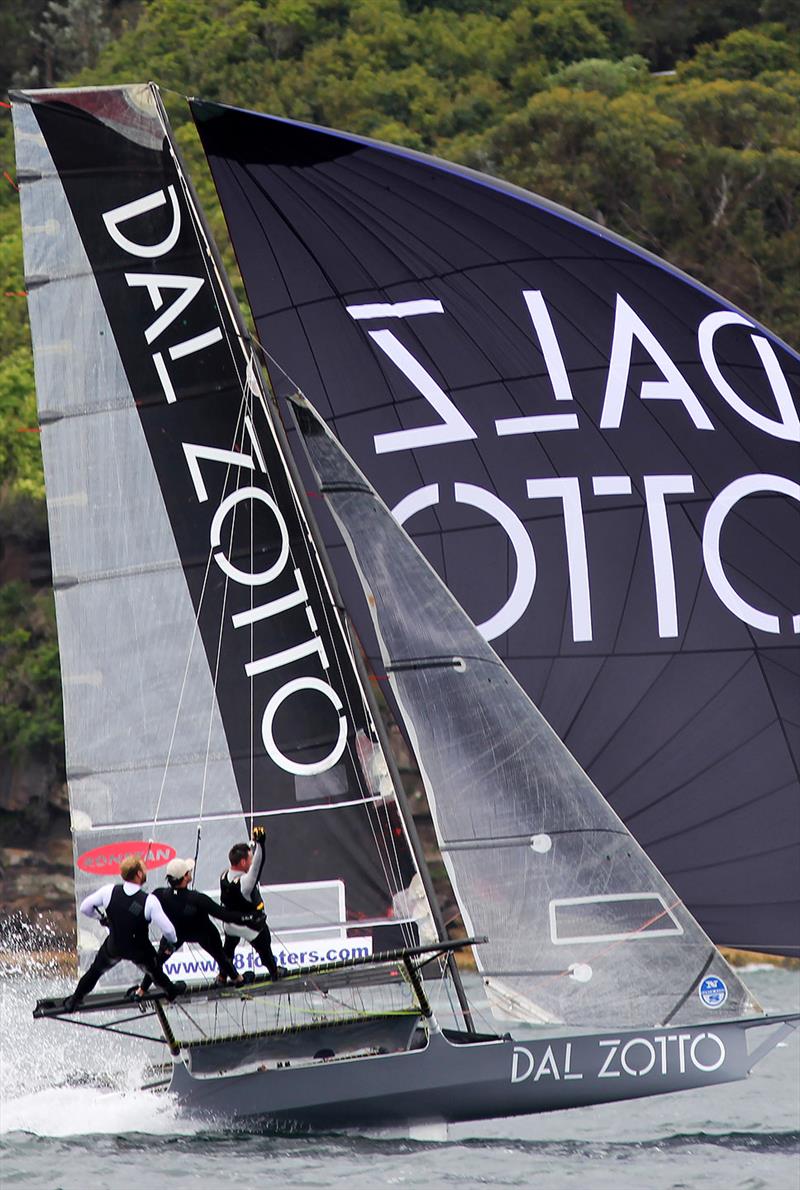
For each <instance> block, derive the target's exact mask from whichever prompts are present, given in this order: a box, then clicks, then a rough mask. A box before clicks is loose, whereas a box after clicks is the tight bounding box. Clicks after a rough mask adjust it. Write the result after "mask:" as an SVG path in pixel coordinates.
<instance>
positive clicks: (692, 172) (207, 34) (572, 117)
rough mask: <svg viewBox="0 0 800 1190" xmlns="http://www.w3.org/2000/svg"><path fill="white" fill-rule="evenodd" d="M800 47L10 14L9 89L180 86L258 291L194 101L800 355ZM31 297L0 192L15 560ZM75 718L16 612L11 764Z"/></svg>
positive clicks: (557, 0) (343, 6)
mask: <svg viewBox="0 0 800 1190" xmlns="http://www.w3.org/2000/svg"><path fill="white" fill-rule="evenodd" d="M798 28H800V5H799V4H798V2H797V0H491V2H490V3H487V2H486V0H149V2H146V3H144V4H143V5H142V6H141V7H140V5H139V3H138V0H106V3H101V0H24V2H23V0H5V2H4V3H3V5H2V6H0V82H2V83H4V84H5V85H9V84H10V83H11V82H12V81H16V82H17V83H19V82H22V81H24V80H34V79H44V78H45V77H49V76H48V75H47V71H50V74H51V75H52V77H54V78H55V79H56V80H57V81H63V80H64V79H65V77H66V72H68V71H69V72H72V71H77V70H80V71H82V73H81V74H80V75H79V76H78V78H77V79H76V80H73V81H79V82H83V83H92V82H94V83H103V84H109V83H115V82H117V83H120V82H130V81H133V80H136V79H148V78H155V79H157V80H158V81H159V82H160V84H161V85H162V87H163V88H165V90H164V98H165V101H166V103H167V107H168V109H169V110H170V115H171V116H172V117H173V124H174V127H175V130H176V138H177V141H178V144H179V146H180V148H181V151H182V153H183V154H184V156H185V158H186V160H187V163H188V166H189V170H190V173H191V175H192V178H193V180H194V182H195V185H196V187H197V190H198V192H199V195H200V198H201V201H202V203H203V205H204V207H205V210H206V212H207V214H208V216H209V219H210V222H211V225H212V230H213V231H214V233H215V235H216V237H217V240H218V242H219V243H220V245H221V246H222V250H223V258H224V261H225V264H226V266H227V268H228V269H229V271H230V272H231V274H232V275H233V276H234V277H236V276H237V274H236V273H235V268H234V263H233V258H232V253H231V250H230V248H229V247H226V245H227V237H226V235H225V229H224V223H223V219H222V216H221V213H220V212H219V209H218V207H217V206H216V204H215V202H214V191H213V184H212V182H211V179H210V175H209V173H208V170H207V167H206V165H205V161H204V159H203V157H202V153H201V151H200V148H199V144H198V141H197V138H196V135H195V132H194V129H193V127H192V125H191V123H190V122H189V121H188V120H187V116H186V110H185V105H183V104H182V101H180V100H179V97H178V96H177V95H174V94H172V93H171V92H170V89H172V92H180V93H183V94H186V93H189V94H199V95H204V96H206V97H208V98H210V99H219V100H222V101H225V102H230V103H234V104H240V105H242V106H247V107H252V108H255V109H262V110H265V111H271V112H274V113H276V114H278V115H286V116H290V117H293V118H296V119H302V120H311V121H314V122H317V123H320V124H324V125H328V126H331V127H340V128H346V129H348V130H350V131H353V132H356V133H361V134H364V135H370V136H375V137H378V138H380V139H384V140H387V141H393V142H396V143H400V144H403V145H407V146H410V147H412V148H418V149H422V150H425V151H429V152H434V153H437V154H438V155H440V156H443V157H446V158H450V159H453V160H457V161H462V162H464V163H465V164H468V165H473V166H475V167H477V168H479V169H484V170H487V171H488V172H491V173H495V174H498V175H500V176H502V177H504V178H507V179H508V180H510V181H512V182H515V183H517V184H519V185H522V186H525V187H528V188H529V189H532V190H534V191H537V192H539V193H541V194H543V195H545V196H546V197H548V198H550V199H553V200H555V201H557V202H561V203H563V204H565V205H566V206H568V207H570V208H572V209H575V210H577V211H580V212H581V213H583V214H585V215H588V216H589V217H590V218H593V219H595V220H597V221H599V222H600V223H602V224H604V225H606V226H608V227H610V228H613V229H614V230H616V231H619V232H621V233H622V234H623V235H626V236H628V237H629V238H631V239H633V240H634V241H636V242H637V243H639V244H642V245H643V246H645V247H647V248H650V249H652V250H653V251H655V252H657V253H658V254H659V255H661V256H664V257H666V258H667V259H669V260H671V261H673V262H674V263H675V264H677V265H679V266H680V267H682V268H684V269H686V270H687V271H688V272H690V273H691V274H693V275H695V276H697V277H698V278H699V279H700V280H702V281H705V282H706V283H707V284H709V285H710V286H712V287H713V288H714V289H716V290H718V291H719V292H721V293H723V294H725V296H726V297H728V298H730V299H732V300H733V301H734V302H736V303H738V304H739V305H741V306H742V307H743V308H744V309H745V310H747V311H749V312H751V313H752V314H753V315H754V316H755V317H756V318H758V319H759V320H760V321H762V322H764V323H765V324H766V325H767V326H769V327H771V328H772V329H773V330H775V331H776V332H777V333H779V334H781V335H783V337H784V338H786V339H788V340H789V341H790V342H795V343H797V342H800V302H798V289H799V288H800V281H798V278H800V226H799V225H798V210H800V129H799V128H798V120H797V112H798V110H800V46H799V45H798V38H797V30H798ZM109 34H110V35H111V36H110V37H109ZM48 38H49V41H48ZM103 43H106V44H105V48H102V46H103ZM98 53H99V58H98V60H97V61H96V62H95V58H96V56H97V55H98ZM672 67H677V70H676V73H675V74H674V75H671V76H670V77H665V78H662V77H654V75H653V74H652V73H651V71H653V70H656V71H659V70H662V71H663V70H669V69H671V68H672ZM13 160H14V157H13V145H12V139H11V132H10V121H9V120H7V118H6V117H4V116H3V115H0V162H2V166H0V168H2V169H6V170H7V171H8V172H9V173H10V174H12V175H13V173H14V166H13ZM23 289H24V278H23V265H22V253H21V246H20V235H19V219H18V199H17V195H16V193H15V191H14V189H13V187H12V186H11V185H9V184H8V183H7V182H5V181H3V180H2V179H0V359H2V369H0V545H1V544H2V541H3V540H8V538H10V537H15V538H16V539H17V540H20V539H27V538H30V537H34V536H36V535H37V534H40V533H41V531H42V529H41V525H42V518H43V513H42V478H41V460H40V453H39V436H38V434H36V433H30V432H28V430H30V429H31V428H32V427H35V425H36V419H35V411H34V402H33V376H32V367H31V361H30V355H29V342H28V330H27V316H26V306H25V301H24V298H20V297H17V296H14V295H16V294H18V293H20V292H21V291H22V290H23ZM238 292H239V294H240V295H241V288H240V287H238ZM6 294H9V295H11V296H4V295H6ZM266 346H267V347H269V344H267V345H266ZM59 708H60V695H59V687H58V679H57V670H56V653H55V642H54V638H53V635H52V614H51V609H50V605H49V603H48V601H47V597H46V596H43V595H42V596H40V595H34V594H33V593H32V592H31V591H30V590H29V589H28V588H27V587H25V586H23V585H22V584H11V585H10V586H7V587H5V588H0V748H9V747H11V746H12V745H14V746H16V747H22V748H37V747H51V746H56V742H57V740H58V739H59V736H60V730H61V728H60V709H59Z"/></svg>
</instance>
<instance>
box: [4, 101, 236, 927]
mask: <svg viewBox="0 0 800 1190" xmlns="http://www.w3.org/2000/svg"><path fill="white" fill-rule="evenodd" d="M123 94H124V95H129V96H130V102H131V106H132V108H133V109H135V110H136V112H137V115H138V126H139V128H140V130H141V127H142V125H143V124H144V123H147V124H148V126H149V128H150V132H151V141H152V140H155V141H156V143H159V144H160V143H161V142H162V141H163V137H164V133H163V128H162V126H161V124H160V122H159V120H158V117H157V113H156V111H155V106H154V104H153V102H152V96H151V93H150V91H149V89H148V88H141V87H136V88H133V89H131V91H130V92H129V91H128V90H127V89H126V91H125V92H123ZM143 104H146V105H148V106H147V107H143V106H142V105H143ZM13 110H14V122H15V134H16V142H17V168H18V171H19V174H20V176H21V178H22V179H23V185H22V186H21V195H20V201H21V207H22V223H23V242H24V250H25V269H26V276H27V278H28V286H29V291H30V292H29V299H28V300H29V309H30V320H31V333H32V337H33V346H34V359H35V366H36V388H37V397H38V405H39V415H40V420H41V423H42V428H41V441H42V455H43V459H44V468H45V482H46V490H47V509H48V519H49V525H50V543H51V553H52V560H53V584H54V588H55V599H56V615H57V622H58V636H59V647H60V654H61V670H62V684H63V692H64V719H65V737H66V752H67V779H68V784H69V792H70V807H71V813H72V823H73V832H74V847H75V864H76V867H75V875H76V885H75V894H76V898H77V900H78V902H80V900H81V899H82V898H83V897H84V896H85V895H86V893H87V892H88V891H90V889H92V888H94V887H96V886H97V884H98V882H99V881H100V880H101V879H103V878H105V879H113V878H114V877H115V876H116V870H117V868H118V858H119V856H118V852H119V851H120V847H119V844H120V843H130V845H131V846H130V848H129V850H142V851H144V850H146V847H147V844H149V843H150V841H151V840H154V842H155V844H157V845H159V844H164V845H165V846H166V850H165V851H163V854H164V855H166V854H167V853H171V854H175V853H177V854H179V855H193V854H194V851H195V845H196V833H197V813H198V809H199V804H200V791H201V790H202V789H203V787H204V786H205V787H206V788H207V789H208V790H209V796H208V806H207V809H209V810H213V811H214V812H216V813H219V814H225V815H226V816H227V817H226V819H225V820H224V821H222V822H219V823H215V822H214V821H210V822H209V823H208V824H207V826H206V828H205V830H204V846H203V851H202V853H201V856H200V863H199V873H198V876H199V879H200V881H203V882H206V883H212V884H213V883H214V882H215V881H216V877H217V875H218V871H219V869H220V868H221V867H222V865H223V862H224V857H225V853H226V852H227V849H228V847H229V846H230V845H231V842H232V841H235V840H236V839H237V838H244V837H246V833H247V832H246V826H245V820H244V815H243V813H242V805H241V801H240V798H239V794H238V790H237V788H236V782H235V779H234V774H233V769H232V766H231V761H230V755H229V751H228V745H227V742H226V739H225V733H224V730H223V727H222V722H221V719H220V715H219V710H218V707H217V703H216V698H215V694H214V687H213V681H212V676H211V673H210V671H209V666H208V661H207V659H206V654H205V652H204V650H203V648H202V642H201V640H200V637H199V634H198V632H197V619H196V616H195V612H194V608H193V607H192V601H191V598H190V596H189V591H188V589H187V586H186V580H185V578H184V575H183V570H182V566H181V560H180V557H179V554H178V549H177V546H176V544H175V539H174V535H173V532H172V529H171V527H170V523H169V518H168V515H167V511H166V508H165V506H164V500H163V496H162V493H161V490H160V487H159V482H158V478H157V475H156V472H155V467H154V465H153V461H152V458H151V454H150V451H149V449H148V446H147V442H146V440H145V435H144V432H143V430H142V425H141V421H140V419H139V415H138V413H137V410H136V405H135V401H134V397H133V394H132V392H131V388H130V384H129V383H128V380H127V378H126V375H125V372H124V369H123V367H122V363H121V360H120V355H119V351H118V349H117V346H116V343H115V339H114V335H113V333H112V329H111V326H110V324H109V321H108V316H107V314H106V311H105V308H104V306H103V303H102V300H101V297H100V293H99V291H98V288H97V283H96V280H95V277H94V274H93V272H92V268H91V265H90V262H89V260H88V257H87V255H86V251H85V249H84V246H83V243H82V241H81V237H80V235H79V233H78V230H77V228H76V225H75V220H74V218H73V215H72V212H71V210H70V207H69V203H68V201H67V198H66V195H65V193H64V188H63V185H62V182H61V179H60V177H59V175H58V172H57V170H56V168H55V166H54V164H53V161H52V158H51V155H50V152H49V150H48V148H47V146H46V144H45V141H44V138H43V136H42V134H41V132H40V130H39V126H38V124H37V122H36V119H35V117H34V114H33V110H32V108H31V107H30V106H28V105H25V104H15V105H14V109H13ZM165 819H167V820H171V821H170V822H169V825H168V826H163V827H160V826H159V822H161V821H163V820H165ZM176 819H178V820H183V821H175V820H176ZM120 824H126V825H125V826H124V828H121V827H120ZM127 824H129V825H127ZM123 835H124V836H125V837H124V838H122V836H123ZM134 844H138V846H137V847H134ZM123 850H124V849H123ZM111 852H113V854H111ZM148 858H149V859H150V862H151V864H152V866H153V867H154V868H156V869H157V868H158V867H160V866H161V864H162V863H165V862H166V860H164V859H163V858H162V849H161V848H159V847H158V846H156V847H155V849H154V850H153V851H151V854H150V855H149V856H148ZM153 877H154V880H153V882H154V883H158V874H157V872H154V873H153ZM103 936H104V935H103V931H102V930H101V929H100V927H99V926H97V927H96V926H91V925H90V923H89V922H88V921H87V919H85V918H82V919H81V920H80V935H79V939H80V942H81V944H82V946H81V949H83V950H85V949H86V948H87V947H88V948H91V947H92V945H93V944H94V945H95V946H96V945H97V940H99V939H101V938H102V937H103Z"/></svg>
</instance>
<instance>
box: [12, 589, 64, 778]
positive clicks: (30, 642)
mask: <svg viewBox="0 0 800 1190" xmlns="http://www.w3.org/2000/svg"><path fill="white" fill-rule="evenodd" d="M62 746H63V728H62V718H61V685H60V682H59V671H58V644H57V642H56V630H55V613H54V609H53V597H52V594H51V593H50V592H49V591H38V592H37V591H34V590H33V588H32V587H30V586H29V585H28V584H27V583H22V582H15V583H6V584H5V585H4V586H0V751H3V752H7V753H10V754H11V755H12V756H20V755H23V754H24V753H29V754H30V753H33V754H42V753H49V752H52V751H54V750H56V749H60V748H61V747H62Z"/></svg>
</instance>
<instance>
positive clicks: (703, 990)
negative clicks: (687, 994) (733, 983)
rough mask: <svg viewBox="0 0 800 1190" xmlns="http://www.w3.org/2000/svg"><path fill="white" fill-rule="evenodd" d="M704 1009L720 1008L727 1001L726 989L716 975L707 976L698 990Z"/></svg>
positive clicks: (723, 981) (722, 981)
mask: <svg viewBox="0 0 800 1190" xmlns="http://www.w3.org/2000/svg"><path fill="white" fill-rule="evenodd" d="M698 991H699V993H700V999H701V1000H702V1001H703V1003H704V1004H705V1006H706V1008H721V1007H722V1005H723V1004H724V1003H725V1001H726V1000H727V999H728V988H727V985H726V983H725V980H724V979H720V977H719V976H718V975H707V976H706V977H705V979H704V980H703V982H702V983H701V984H700V987H699V989H698Z"/></svg>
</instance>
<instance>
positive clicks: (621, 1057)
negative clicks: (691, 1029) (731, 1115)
mask: <svg viewBox="0 0 800 1190" xmlns="http://www.w3.org/2000/svg"><path fill="white" fill-rule="evenodd" d="M725 1057H726V1052H725V1045H724V1043H723V1041H722V1038H721V1037H720V1036H719V1035H718V1034H717V1033H711V1032H703V1033H696V1034H695V1035H694V1036H692V1034H691V1033H657V1034H655V1035H654V1036H652V1037H629V1038H627V1040H626V1039H623V1038H621V1037H603V1038H598V1040H597V1050H596V1055H595V1058H594V1060H593V1061H592V1062H591V1067H592V1070H591V1071H590V1070H587V1069H586V1068H584V1070H582V1071H581V1070H573V1069H572V1064H573V1043H572V1042H571V1041H565V1042H557V1041H554V1042H550V1043H548V1044H546V1045H544V1044H543V1045H542V1046H541V1047H537V1046H530V1047H528V1046H522V1045H515V1046H514V1049H513V1053H512V1059H511V1082H512V1083H522V1082H525V1081H526V1080H527V1079H530V1080H531V1081H532V1082H535V1083H536V1082H539V1080H540V1079H542V1078H552V1079H554V1080H561V1079H564V1080H565V1081H566V1080H567V1079H582V1078H585V1077H589V1078H591V1077H592V1073H593V1072H594V1071H596V1075H595V1077H596V1078H598V1079H601V1078H629V1079H635V1078H644V1077H646V1076H647V1075H655V1076H657V1077H659V1078H666V1077H667V1076H669V1077H672V1078H674V1077H675V1076H676V1075H689V1076H691V1075H692V1073H693V1072H700V1073H701V1074H713V1073H714V1072H715V1071H717V1070H719V1068H720V1067H721V1066H722V1065H723V1063H724V1062H725ZM585 1061H586V1058H585V1055H584V1063H585Z"/></svg>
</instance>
